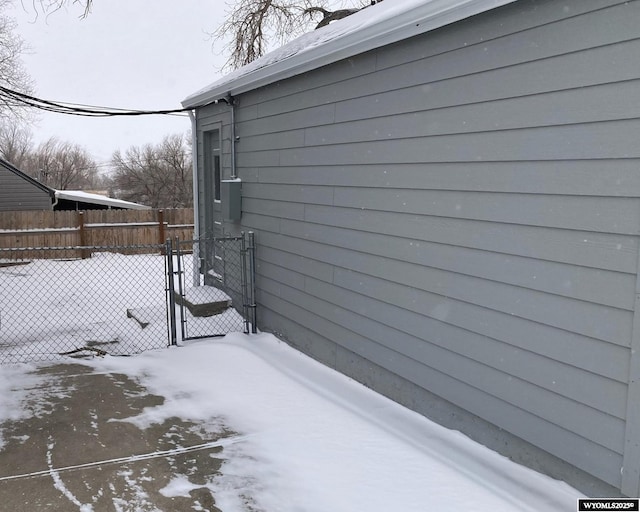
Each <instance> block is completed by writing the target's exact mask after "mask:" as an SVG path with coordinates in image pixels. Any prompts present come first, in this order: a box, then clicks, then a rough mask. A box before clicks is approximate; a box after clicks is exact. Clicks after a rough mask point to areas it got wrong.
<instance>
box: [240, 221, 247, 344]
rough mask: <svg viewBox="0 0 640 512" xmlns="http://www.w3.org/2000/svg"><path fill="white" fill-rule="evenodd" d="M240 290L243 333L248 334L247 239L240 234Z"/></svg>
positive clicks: (244, 235) (243, 233) (242, 233)
mask: <svg viewBox="0 0 640 512" xmlns="http://www.w3.org/2000/svg"><path fill="white" fill-rule="evenodd" d="M240 267H241V270H240V275H241V279H240V290H241V292H242V318H244V333H245V334H249V300H248V298H247V280H248V276H247V238H246V233H245V232H244V231H242V232H241V233H240Z"/></svg>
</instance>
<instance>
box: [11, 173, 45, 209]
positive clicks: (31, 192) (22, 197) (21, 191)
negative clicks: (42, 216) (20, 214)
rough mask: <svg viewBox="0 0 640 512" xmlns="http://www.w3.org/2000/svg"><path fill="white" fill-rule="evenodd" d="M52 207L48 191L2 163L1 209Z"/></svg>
mask: <svg viewBox="0 0 640 512" xmlns="http://www.w3.org/2000/svg"><path fill="white" fill-rule="evenodd" d="M50 209H51V196H49V194H48V193H47V192H45V191H44V190H42V189H40V188H38V187H37V186H35V185H33V184H32V183H30V182H28V181H27V180H25V179H23V178H21V177H20V176H18V175H16V174H15V173H13V172H11V171H9V170H7V169H5V168H4V166H2V165H0V211H20V210H50Z"/></svg>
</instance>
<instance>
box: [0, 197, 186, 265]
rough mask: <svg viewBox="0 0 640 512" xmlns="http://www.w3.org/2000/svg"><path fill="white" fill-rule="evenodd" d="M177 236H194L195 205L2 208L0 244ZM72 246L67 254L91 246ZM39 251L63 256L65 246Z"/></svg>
mask: <svg viewBox="0 0 640 512" xmlns="http://www.w3.org/2000/svg"><path fill="white" fill-rule="evenodd" d="M175 237H178V238H180V239H181V240H190V239H192V238H193V208H180V209H166V210H87V211H84V212H79V211H27V212H0V249H11V248H18V247H78V246H85V247H86V246H91V247H94V246H103V247H104V246H109V247H116V246H117V247H125V246H135V245H140V246H142V245H149V246H151V245H157V244H163V243H165V241H166V239H167V238H175ZM152 251H153V249H152V248H149V249H148V250H144V249H140V250H138V251H135V252H152ZM67 252H68V253H69V254H66V253H65V255H64V256H63V257H66V258H71V257H80V256H85V257H86V256H88V254H87V252H86V251H85V252H83V253H82V254H80V251H67ZM38 254H39V257H40V258H60V257H61V253H60V251H51V253H49V252H39V253H38Z"/></svg>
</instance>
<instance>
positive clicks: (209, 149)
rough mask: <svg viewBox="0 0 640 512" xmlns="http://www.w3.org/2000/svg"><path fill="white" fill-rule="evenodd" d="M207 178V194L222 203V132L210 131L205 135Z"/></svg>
mask: <svg viewBox="0 0 640 512" xmlns="http://www.w3.org/2000/svg"><path fill="white" fill-rule="evenodd" d="M204 144H205V148H204V158H205V163H204V165H205V177H206V178H208V179H206V180H205V181H206V182H207V183H206V184H205V186H206V187H207V190H206V192H205V194H206V195H207V196H209V197H210V198H211V197H212V198H213V199H214V200H215V201H220V181H221V180H222V171H221V165H220V130H210V131H207V132H205V133H204Z"/></svg>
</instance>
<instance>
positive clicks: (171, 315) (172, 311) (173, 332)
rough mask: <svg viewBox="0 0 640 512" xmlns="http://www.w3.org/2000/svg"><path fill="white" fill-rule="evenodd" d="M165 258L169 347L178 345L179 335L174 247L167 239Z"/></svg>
mask: <svg viewBox="0 0 640 512" xmlns="http://www.w3.org/2000/svg"><path fill="white" fill-rule="evenodd" d="M165 258H166V262H167V264H166V268H167V283H168V285H169V286H168V289H167V293H168V294H169V295H168V297H167V301H168V304H169V311H168V312H167V317H168V320H169V345H177V344H178V333H177V329H176V300H175V290H176V287H175V281H174V277H175V276H174V273H173V247H172V246H171V239H170V238H167V243H166V250H165Z"/></svg>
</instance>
